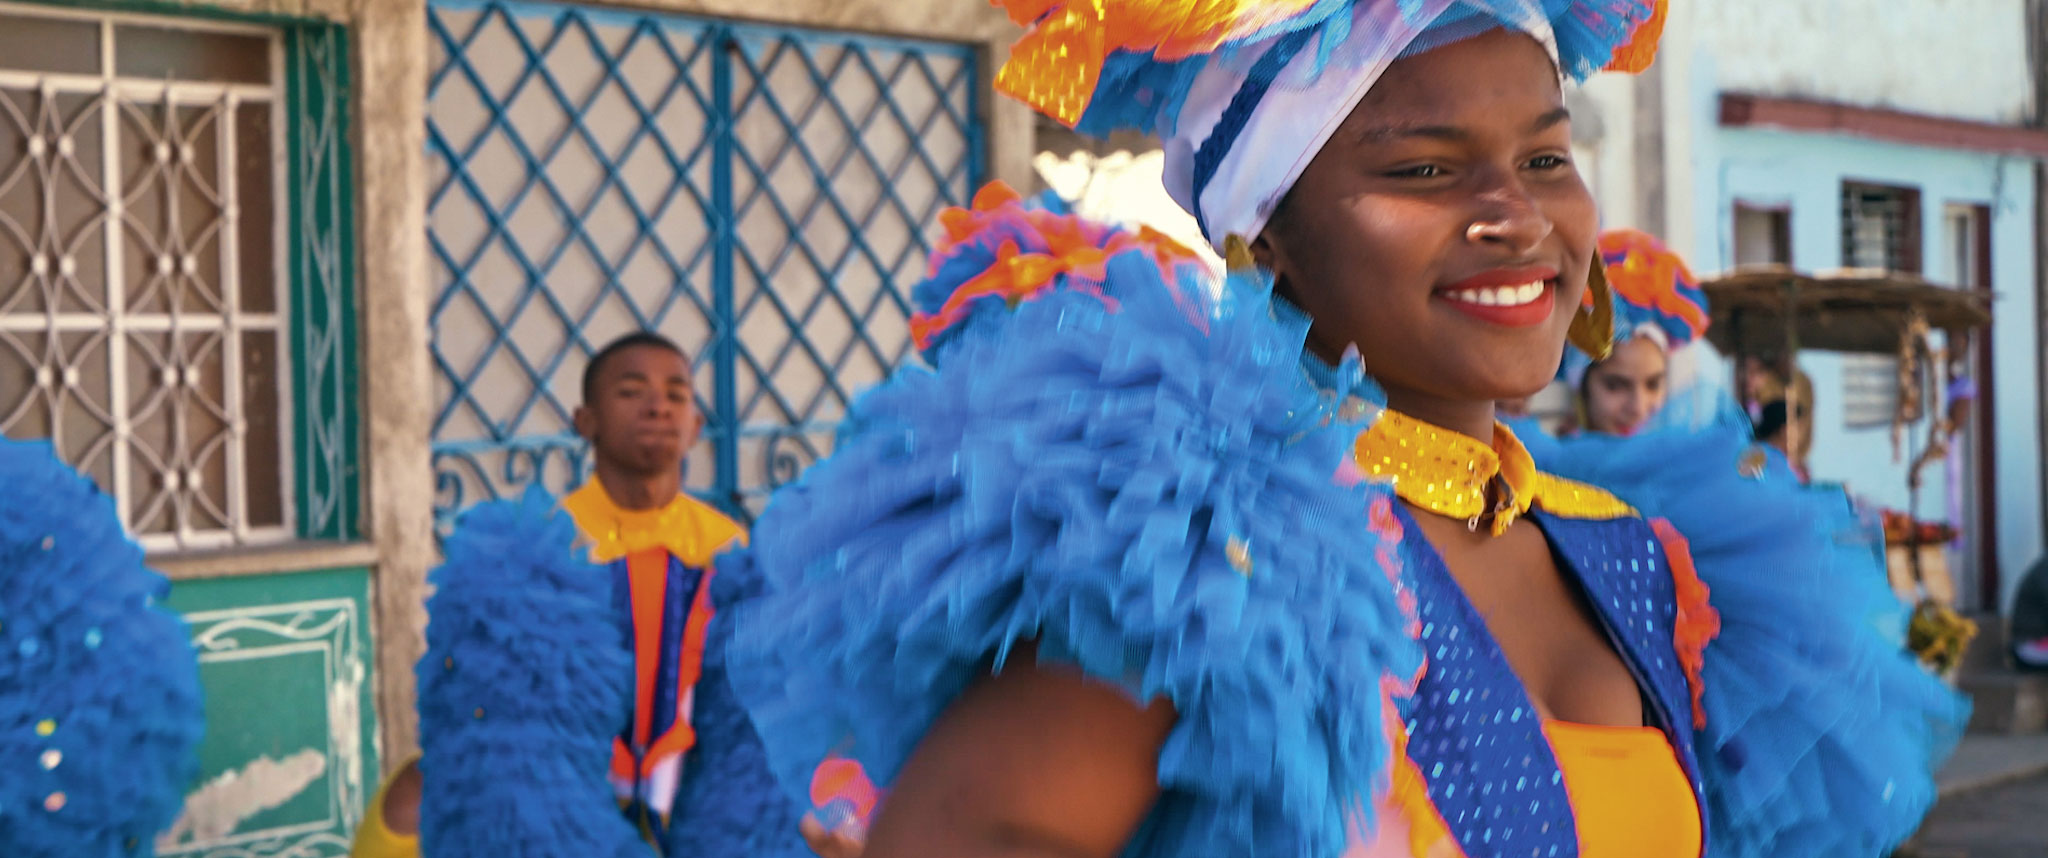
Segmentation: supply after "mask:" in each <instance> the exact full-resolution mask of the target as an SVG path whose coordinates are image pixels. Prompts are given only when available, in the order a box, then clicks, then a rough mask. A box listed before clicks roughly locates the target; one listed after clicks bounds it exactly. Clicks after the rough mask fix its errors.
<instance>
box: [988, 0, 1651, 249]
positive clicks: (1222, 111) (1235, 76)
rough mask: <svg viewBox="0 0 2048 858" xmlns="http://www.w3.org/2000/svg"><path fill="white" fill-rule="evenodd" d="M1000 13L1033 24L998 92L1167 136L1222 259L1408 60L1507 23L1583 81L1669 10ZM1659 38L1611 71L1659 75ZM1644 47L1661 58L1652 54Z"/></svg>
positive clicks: (1087, 127)
mask: <svg viewBox="0 0 2048 858" xmlns="http://www.w3.org/2000/svg"><path fill="white" fill-rule="evenodd" d="M995 2H996V3H997V4H998V5H1002V6H1006V7H1009V8H1010V10H1011V14H1012V16H1013V17H1016V18H1019V19H1022V20H1026V21H1034V22H1036V25H1037V29H1036V30H1035V31H1034V32H1033V33H1032V34H1031V35H1030V36H1027V37H1026V38H1025V40H1024V41H1022V42H1020V43H1019V46H1018V48H1019V50H1018V52H1017V53H1015V54H1013V56H1012V60H1011V63H1010V64H1009V65H1008V66H1006V67H1005V69H1004V71H1003V73H1002V74H1001V75H1000V76H999V77H998V80H997V85H998V86H999V87H1001V88H1003V89H1004V90H1006V91H1008V92H1010V93H1011V94H1013V95H1017V96H1019V97H1021V98H1023V99H1024V100H1025V101H1026V102H1028V103H1031V104H1032V105H1033V106H1035V107H1038V108H1040V109H1041V110H1045V111H1046V112H1048V113H1049V114H1051V115H1053V116H1054V118H1055V119H1061V120H1063V121H1068V122H1070V124H1073V125H1074V127H1075V129H1076V130H1078V131H1081V132H1082V133H1085V134H1090V135H1096V136H1106V135H1107V134H1109V133H1110V132H1114V131H1119V130H1137V131H1140V132H1144V133H1148V134H1153V135H1156V136H1158V137H1159V138H1160V139H1161V140H1163V141H1164V144H1165V150H1166V177H1165V184H1166V188H1167V191H1168V192H1169V193H1170V194H1172V196H1173V198H1174V200H1175V201H1176V202H1178V203H1180V205H1181V206H1182V207H1183V208H1185V209H1187V210H1188V211H1189V212H1190V213H1192V214H1193V215H1194V216H1195V219H1196V220H1197V222H1199V223H1200V224H1201V227H1202V231H1203V234H1204V235H1205V236H1206V237H1207V238H1208V239H1209V241H1210V243H1211V244H1213V245H1214V246H1215V247H1216V248H1217V249H1218V250H1219V251H1220V250H1221V249H1222V248H1223V245H1224V242H1225V240H1226V239H1228V238H1229V237H1230V236H1232V235H1236V236H1240V237H1243V238H1247V239H1249V238H1253V237H1256V236H1257V235H1258V234H1259V232H1260V230H1262V229H1263V228H1264V227H1265V224H1266V221H1267V219H1268V218H1269V217H1270V216H1271V215H1272V212H1273V209H1274V207H1275V206H1277V205H1278V204H1279V201H1280V199H1281V198H1282V197H1283V196H1284V195H1285V194H1286V193H1287V191H1288V189H1289V188H1291V187H1292V186H1293V184H1294V182H1295V180H1296V179H1298V178H1300V176H1301V173H1302V170H1303V169H1305V168H1306V167H1307V166H1308V163H1309V161H1310V159H1312V158H1313V157H1314V156H1315V154H1316V152H1318V151H1320V150H1321V149H1322V147H1323V144H1325V143H1326V142H1328V141H1329V139H1330V137H1331V135H1332V134H1334V133H1335V132H1336V130H1337V127H1338V126H1339V125H1340V124H1342V123H1343V121H1344V119H1345V118H1346V117H1347V116H1349V115H1350V113H1351V111H1352V110H1353V109H1354V108H1356V107H1357V106H1358V103H1359V102H1360V101H1361V100H1362V99H1363V98H1364V97H1365V94H1366V92H1368V91H1369V90H1371V89H1372V86H1373V84H1374V83H1375V82H1377V81H1378V80H1379V78H1380V76H1381V75H1382V74H1383V73H1385V71H1386V69H1387V67H1388V66H1389V65H1390V64H1392V63H1393V62H1394V61H1395V60H1396V59H1399V58H1401V57H1404V56H1410V55H1413V54H1417V53H1422V52H1424V51H1428V50H1432V49H1434V48H1438V47H1442V46H1444V45H1447V44H1450V43H1452V42H1456V41H1459V40H1462V39H1466V38H1469V37H1472V36H1475V35H1478V34H1480V33H1484V32H1487V31H1490V30H1494V29H1498V28H1502V27H1506V28H1510V29H1514V30H1518V31H1521V32H1525V33H1528V34H1529V35H1530V36H1532V37H1534V38H1535V39H1536V40H1537V41H1539V42H1541V43H1542V44H1543V45H1544V46H1545V47H1546V48H1547V49H1548V50H1549V51H1550V53H1551V56H1552V58H1553V59H1554V60H1555V61H1556V62H1557V67H1558V70H1559V72H1560V73H1561V74H1562V75H1563V76H1565V77H1567V78H1570V79H1573V80H1580V79H1584V78H1585V77H1586V76H1588V75H1590V74H1592V73H1593V72H1595V71H1598V70H1600V69H1601V68H1603V67H1610V66H1609V63H1610V60H1611V59H1613V58H1614V57H1615V55H1616V51H1617V48H1619V47H1621V46H1623V45H1624V43H1629V42H1630V39H1631V38H1632V37H1634V36H1635V35H1636V32H1637V29H1638V27H1641V26H1642V25H1644V24H1645V23H1646V22H1650V21H1652V20H1653V18H1654V17H1655V16H1656V14H1657V13H1658V12H1659V11H1660V10H1661V6H1662V2H1661V0H1122V2H1119V0H1095V2H1091V3H1069V2H1061V0H995ZM1658 23H1659V24H1661V21H1659V22H1658ZM1657 29H1659V27H1658V26H1651V27H1647V28H1644V30H1645V34H1646V35H1648V36H1649V38H1648V39H1637V44H1634V45H1630V46H1629V47H1628V49H1627V50H1626V51H1624V53H1625V54H1628V55H1629V56H1628V57H1626V58H1624V59H1621V60H1616V61H1615V63H1614V66H1612V67H1619V68H1622V69H1625V70H1630V71H1634V70H1639V69H1640V68H1641V67H1643V66H1645V65H1647V64H1648V59H1649V51H1650V50H1651V49H1653V48H1654V41H1655V38H1654V37H1655V33H1654V32H1652V31H1654V30H1657ZM1646 41H1647V42H1649V43H1650V46H1649V47H1648V48H1645V47H1641V46H1640V45H1641V43H1643V42H1646ZM1091 78H1093V81H1092V82H1093V86H1092V89H1089V88H1088V84H1089V83H1090V79H1091ZM1077 90H1079V91H1077ZM1077 105H1079V107H1078V108H1077ZM1063 114H1065V115H1063Z"/></svg>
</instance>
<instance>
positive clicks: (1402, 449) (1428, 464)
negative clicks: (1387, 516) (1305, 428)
mask: <svg viewBox="0 0 2048 858" xmlns="http://www.w3.org/2000/svg"><path fill="white" fill-rule="evenodd" d="M1352 454H1353V456H1354V457H1355V458H1356V460H1357V462H1358V469H1359V471H1360V472H1362V473H1363V474H1364V475H1365V476H1366V478H1368V479H1377V480H1382V481H1385V482H1387V483H1390V484H1392V486H1393V488H1394V493H1395V494H1397V495H1400V496H1401V499H1402V500H1405V501H1407V502H1409V503H1411V504H1414V505H1415V506H1416V507H1418V508H1421V509H1423V510H1427V511H1429V512H1432V513H1435V514H1437V515H1441V516H1445V517H1448V518H1457V519H1464V520H1465V521H1466V522H1467V523H1468V525H1469V526H1470V527H1471V528H1472V529H1473V530H1478V529H1479V524H1480V523H1481V522H1483V521H1491V522H1492V524H1493V535H1495V536H1499V535H1501V534H1503V533H1506V532H1507V529H1508V526H1509V525H1512V524H1514V523H1515V520H1516V519H1518V518H1521V517H1522V516H1523V515H1524V514H1526V513H1527V512H1528V511H1529V507H1530V505H1532V504H1534V503H1535V502H1536V495H1537V492H1538V482H1539V481H1538V479H1537V477H1538V475H1537V473H1536V462H1535V460H1533V459H1531V458H1529V451H1528V449H1527V448H1525V447H1523V446H1522V442H1521V440H1520V439H1517V438H1516V437H1515V433H1514V432H1512V431H1509V430H1508V427H1506V426H1503V425H1501V424H1499V423H1495V424H1493V443H1492V444H1490V445H1489V444H1486V443H1483V442H1481V441H1480V440H1479V439H1477V438H1473V437H1471V436H1468V435H1461V434H1459V433H1457V432H1453V431H1451V430H1449V429H1444V428H1442V427H1439V426H1433V425H1430V424H1428V423H1424V422H1422V421H1420V420H1417V419H1415V418H1413V417H1409V416H1408V415H1406V414H1402V413H1400V412H1398V411H1393V410H1387V411H1382V412H1380V415H1379V417H1378V419H1376V420H1374V421H1373V424H1372V428H1370V429H1367V430H1365V431H1364V432H1361V433H1359V435H1358V443H1357V444H1356V445H1355V446H1354V447H1353V449H1352ZM1489 488H1493V500H1492V503H1491V505H1490V506H1489V503H1488V489H1489Z"/></svg>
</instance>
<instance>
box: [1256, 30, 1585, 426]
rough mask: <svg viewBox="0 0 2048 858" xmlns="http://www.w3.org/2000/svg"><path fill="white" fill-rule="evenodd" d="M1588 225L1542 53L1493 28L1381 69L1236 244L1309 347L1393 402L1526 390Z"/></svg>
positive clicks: (1552, 361) (1581, 275) (1559, 319)
mask: <svg viewBox="0 0 2048 858" xmlns="http://www.w3.org/2000/svg"><path fill="white" fill-rule="evenodd" d="M1597 232H1598V224H1597V217H1596V215H1595V212H1594V208H1593V198H1592V195H1591V194H1590V193H1589V192H1588V191H1587V190H1586V185H1585V183H1584V182H1583V181H1581V180H1580V178H1579V173H1578V170H1577V168H1576V167H1574V166H1573V164H1572V161H1571V123H1570V118H1569V115H1568V114H1567V113H1566V111H1565V108H1564V95H1563V93H1562V92H1561V91H1560V89H1559V88H1558V82H1557V72H1556V71H1555V68H1554V66H1553V65H1552V64H1551V61H1550V58H1549V56H1548V55H1547V54H1546V53H1545V52H1544V50H1543V49H1542V48H1541V47H1540V46H1538V44H1537V43H1536V42H1535V40H1533V39H1530V38H1529V37H1527V36H1525V35H1521V34H1518V33H1510V32H1507V31H1495V32H1492V33H1488V34H1485V35H1482V36H1478V37H1475V38H1471V39H1466V40H1464V41H1461V42H1456V43H1453V44H1451V45H1449V46H1446V47H1443V48H1439V49H1437V50H1434V51H1430V52H1428V53H1424V54H1419V55H1416V56H1413V57H1409V58H1405V59H1401V60H1398V61H1396V62H1395V63H1394V64H1393V65H1392V66H1391V67H1389V68H1388V70H1387V73H1386V75H1385V76H1383V77H1382V78H1381V79H1380V80H1379V82H1378V83H1377V84H1376V85H1374V87H1373V89H1372V91H1371V92H1370V93H1368V94H1367V95H1366V97H1365V100H1364V101H1363V102H1361V103H1360V104H1359V106H1358V109H1357V110H1355V111H1353V112H1352V115H1351V116H1350V118H1348V119H1347V120H1345V123H1344V125H1343V127H1341V128H1339V129H1338V131H1337V133H1336V135H1335V136H1333V137H1332V138H1331V140H1330V142H1329V143H1328V144H1326V145H1325V146H1324V147H1323V149H1322V151H1321V152H1320V153H1318V154H1317V155H1316V156H1315V158H1314V160H1312V161H1311V162H1310V163H1309V165H1308V168H1307V169H1306V170H1305V171H1304V172H1303V173H1302V176H1301V179H1300V181H1299V182H1297V183H1296V184H1295V186H1294V189H1293V190H1292V191H1291V192H1290V193H1289V195H1288V198H1287V201H1286V202H1285V203H1284V204H1283V205H1282V206H1281V208H1280V210H1279V211H1278V212H1276V213H1275V215H1274V218H1273V222H1272V223H1271V224H1270V225H1269V226H1268V227H1267V229H1266V231H1265V233H1264V235H1263V236H1261V238H1260V239H1259V241H1258V242H1257V243H1256V244H1255V245H1254V248H1253V249H1254V252H1255V254H1257V255H1258V256H1259V257H1260V261H1261V262H1262V263H1264V264H1265V265H1267V266H1268V267H1269V268H1270V269H1271V270H1272V271H1273V272H1274V274H1275V275H1276V276H1277V277H1278V278H1279V279H1280V290H1281V292H1282V294H1283V295H1285V296H1286V297H1288V298H1289V299H1291V300H1293V301H1294V302H1295V303H1296V304H1298V305H1299V306H1300V307H1301V308H1302V309H1303V310H1304V311H1306V312H1307V313H1308V314H1309V316H1310V317H1311V318H1312V319H1314V326H1313V328H1312V330H1311V332H1310V334H1309V338H1310V347H1311V348H1313V349H1314V350H1315V351H1316V352H1317V353H1319V354H1321V355H1322V356H1323V357H1325V358H1335V357H1337V356H1338V355H1341V354H1342V353H1343V351H1344V349H1345V347H1346V346H1349V345H1353V344H1356V345H1357V346H1358V348H1359V353H1360V357H1361V358H1362V359H1363V360H1364V362H1365V366H1366V370H1367V371H1368V372H1371V373H1372V374H1373V376H1374V377H1375V378H1376V379H1377V380H1378V381H1379V382H1380V384H1381V385H1382V386H1383V387H1385V388H1386V390H1387V395H1388V400H1389V403H1390V404H1392V405H1394V406H1395V407H1397V408H1410V407H1412V406H1411V405H1409V404H1406V403H1420V402H1421V401H1422V400H1432V401H1436V402H1442V403H1446V404H1449V403H1467V402H1481V401H1485V402H1491V401H1493V400H1498V399H1512V398H1517V397H1523V396H1529V395H1531V394H1534V393H1536V392H1537V391H1539V390H1541V389H1542V388H1543V386H1544V385H1545V384H1546V383H1548V382H1549V381H1550V379H1551V378H1552V376H1553V375H1554V374H1555V373H1556V372H1557V365H1558V361H1559V359H1560V358H1561V357H1562V355H1563V351H1564V340H1565V333H1566V331H1567V329H1568V328H1569V327H1570V325H1571V319H1572V314H1573V313H1574V312H1575V311H1576V310H1577V309H1578V307H1579V302H1580V299H1581V296H1582V294H1583V293H1584V291H1585V288H1586V275H1587V271H1588V269H1589V267H1590V266H1591V264H1592V259H1593V253H1594V248H1595V244H1594V242H1595V239H1596V237H1597Z"/></svg>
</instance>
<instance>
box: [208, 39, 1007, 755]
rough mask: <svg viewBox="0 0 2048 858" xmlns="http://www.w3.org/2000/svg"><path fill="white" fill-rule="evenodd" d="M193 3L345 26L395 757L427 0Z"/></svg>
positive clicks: (414, 627) (401, 687) (405, 689)
mask: <svg viewBox="0 0 2048 858" xmlns="http://www.w3.org/2000/svg"><path fill="white" fill-rule="evenodd" d="M191 5H195V6H200V5H203V6H211V7H216V8H223V9H231V10H236V11H243V12H252V13H264V14H280V15H290V16H297V17H311V18H322V19H326V20H330V21H335V22H339V23H342V24H346V25H348V26H350V28H351V34H350V35H351V39H352V45H353V49H354V52H355V56H354V75H355V81H354V91H355V92H356V93H357V94H358V101H357V103H356V105H355V109H354V111H353V118H354V122H355V125H354V132H355V133H354V137H355V149H354V151H355V158H356V161H355V168H356V176H357V180H358V183H359V186H360V196H359V198H358V216H359V218H360V221H359V225H358V233H357V239H358V241H357V244H358V246H359V248H360V253H361V267H360V271H361V272H362V280H361V286H362V301H361V304H360V311H361V313H362V317H361V325H362V326H361V329H362V332H363V349H362V370H363V371H362V377H363V378H364V379H365V386H366V388H367V389H366V390H365V391H364V397H363V408H362V414H363V419H364V428H365V436H366V439H367V442H366V443H367V445H368V447H369V451H368V458H367V461H366V468H367V475H366V476H367V480H366V485H367V491H366V494H367V501H366V502H367V504H368V506H369V510H368V516H367V518H366V520H367V521H368V522H369V529H370V532H371V537H372V541H373V542H374V547H375V553H376V577H375V584H374V586H375V588H376V593H375V600H376V613H377V616H376V629H375V634H376V642H377V670H378V712H379V718H380V722H381V736H380V740H381V741H382V744H383V748H382V753H381V754H380V755H379V756H380V758H381V759H383V760H384V761H385V765H386V766H393V765H396V764H398V763H400V762H402V761H403V760H404V759H405V757H407V756H408V755H409V754H410V753H411V752H412V751H413V750H414V749H415V748H416V747H417V721H416V718H415V716H414V713H413V705H412V702H413V677H412V666H413V663H414V662H415V661H417V660H418V659H419V657H420V655H421V653H422V652H423V651H424V648H425V642H424V638H423V634H422V633H423V631H424V628H425V622H426V617H425V611H424V605H423V600H424V597H425V595H426V583H425V579H426V571H427V569H428V567H429V566H431V565H432V564H433V563H434V561H435V556H434V551H435V548H434V538H433V530H432V527H433V521H432V513H433V503H434V498H433V491H432V489H433V470H432V465H431V457H430V453H429V434H430V431H431V428H432V418H433V411H434V403H433V397H432V395H431V385H430V380H431V378H432V374H431V365H430V358H429V345H428V344H429V338H428V330H427V320H428V301H429V291H430V288H431V287H430V285H429V279H428V275H427V271H428V266H427V261H428V260H427V248H426V193H427V176H428V164H427V156H426V146H425V109H426V80H427V63H428V39H427V35H428V34H427V26H426V6H425V4H424V2H423V0H201V2H196V3H193V4H191ZM635 5H638V6H641V7H644V8H655V9H661V10H666V11H674V12H682V13H689V14H700V15H709V16H719V17H728V18H740V19H747V20H753V21H759V22H764V23H776V24H792V25H802V26H810V27H819V28H825V29H838V30H850V31H858V32H869V33H880V34H887V35H897V36H907V37H916V38H927V39H935V40H943V41H953V42H967V43H974V44H977V45H980V46H982V47H983V48H984V50H983V52H982V62H983V68H982V72H983V74H982V75H981V79H982V80H984V81H986V80H990V79H992V78H993V73H994V70H995V68H996V67H997V65H998V64H1000V62H1001V61H1002V59H1003V58H1004V57H1005V56H1006V55H1007V48H1008V44H1009V42H1010V41H1011V40H1012V39H1014V38H1015V37H1016V35H1017V32H1018V31H1017V29H1016V28H1015V27H1013V26H1012V25H1011V24H1010V23H1009V21H1008V20H1007V18H1006V17H1005V16H1004V15H1003V13H1002V12H1000V11H999V10H996V9H994V8H993V7H990V6H989V5H987V4H985V3H979V2H972V0H772V2H762V0H653V1H652V2H646V3H639V4H635ZM981 103H982V105H983V109H984V111H985V115H984V117H983V119H984V123H985V124H984V132H985V133H984V140H985V141H986V145H987V146H988V152H987V153H986V154H987V164H988V167H989V170H990V174H991V178H998V179H1003V180H1005V181H1008V182H1010V183H1011V184H1013V185H1017V186H1020V187H1029V186H1031V185H1032V184H1033V183H1034V181H1035V180H1034V177H1033V168H1032V164H1031V159H1032V155H1033V147H1032V119H1031V113H1030V111H1029V110H1028V109H1027V108H1025V107H1023V106H1022V105H1020V104H1017V103H1015V102H1013V101H1010V100H1008V99H1002V98H995V97H991V95H990V94H989V93H984V94H983V97H982V99H981Z"/></svg>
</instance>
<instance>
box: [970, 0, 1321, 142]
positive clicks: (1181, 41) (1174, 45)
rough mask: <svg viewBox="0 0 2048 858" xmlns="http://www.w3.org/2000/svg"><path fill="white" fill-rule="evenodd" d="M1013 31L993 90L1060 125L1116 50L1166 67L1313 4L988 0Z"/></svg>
mask: <svg viewBox="0 0 2048 858" xmlns="http://www.w3.org/2000/svg"><path fill="white" fill-rule="evenodd" d="M991 2H992V3H993V4H994V5H996V6H998V7H1001V8H1003V9H1004V10H1006V11H1007V12H1009V14H1010V20H1012V21H1015V22H1017V23H1018V24H1024V25H1029V24H1033V23H1036V24H1037V26H1036V27H1033V28H1032V30H1031V32H1030V33H1027V34H1026V35H1025V36H1024V38H1023V39H1021V40H1019V41H1018V42H1017V44H1016V46H1015V47H1013V48H1011V49H1010V61H1009V62H1007V63H1004V64H1003V68H1002V70H1001V71H998V72H997V73H996V89H998V90H1001V91H1002V92H1004V93H1007V94H1009V95H1011V96H1014V97H1016V98H1017V99H1018V100H1020V101H1023V102H1024V103H1026V104H1029V105H1031V106H1032V107H1034V108H1037V109H1038V110H1039V111H1041V112H1043V113H1044V114H1045V115H1047V116H1050V117H1052V118H1053V119H1055V120H1057V121H1058V122H1060V123H1061V124H1063V125H1066V126H1069V127H1072V126H1073V125H1074V124H1075V123H1077V122H1080V121H1081V114H1082V113H1083V112H1085V111H1086V110H1087V109H1088V102H1089V100H1090V98H1091V97H1093V96H1094V94H1095V85H1096V83H1097V82H1098V81H1100V80H1101V78H1102V64H1103V62H1104V61H1105V60H1107V59H1108V58H1109V55H1110V54H1112V53H1115V52H1117V51H1131V52H1137V53H1143V52H1150V53H1151V54H1152V55H1153V56H1155V57H1157V58H1158V59H1160V60H1166V61H1171V60H1175V59H1179V58H1182V57H1187V56H1192V55H1195V54H1203V53H1208V52H1210V51H1214V50H1216V49H1217V48H1219V47H1222V46H1223V44H1224V43H1226V42H1229V41H1232V40H1235V39H1243V38H1246V37H1248V36H1252V35H1256V34H1258V33H1259V32H1260V31H1262V30H1265V29H1267V28H1268V27H1271V26H1273V25H1275V24H1278V23H1281V22H1283V21H1286V20H1287V19H1289V18H1292V17H1294V16H1296V15H1299V14H1301V13H1302V12H1304V11H1307V10H1308V8H1309V7H1310V6H1313V5H1315V4H1316V2H1317V0H1121V2H1109V0H1078V2H1077V1H1076V0H991Z"/></svg>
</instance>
